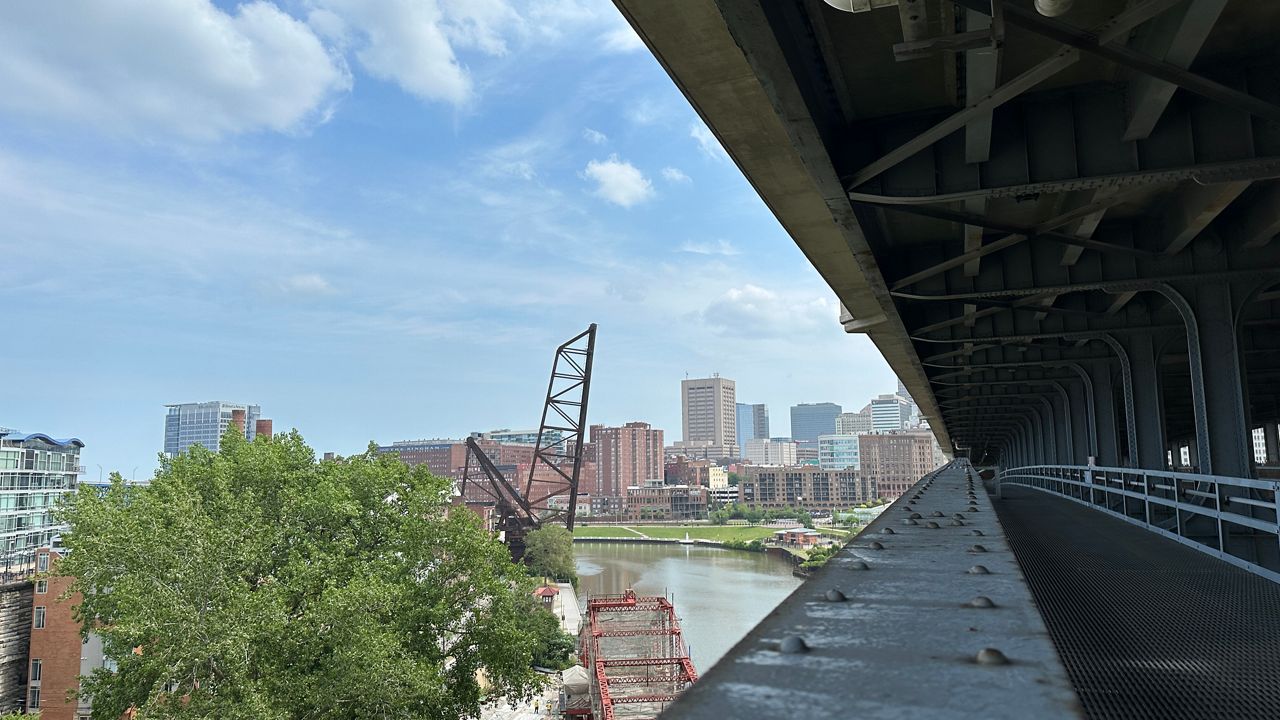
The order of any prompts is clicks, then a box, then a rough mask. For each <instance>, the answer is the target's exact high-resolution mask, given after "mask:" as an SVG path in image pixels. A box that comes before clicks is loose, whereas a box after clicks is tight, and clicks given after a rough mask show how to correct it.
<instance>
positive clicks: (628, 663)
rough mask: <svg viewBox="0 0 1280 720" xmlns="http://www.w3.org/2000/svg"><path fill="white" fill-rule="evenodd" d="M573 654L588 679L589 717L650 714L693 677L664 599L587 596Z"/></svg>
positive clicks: (604, 719)
mask: <svg viewBox="0 0 1280 720" xmlns="http://www.w3.org/2000/svg"><path fill="white" fill-rule="evenodd" d="M578 645H579V655H580V657H581V658H582V663H583V665H584V666H585V667H586V668H587V670H588V673H589V675H590V678H591V691H590V692H591V708H590V711H587V709H586V708H581V709H578V710H571V711H569V714H572V715H575V716H577V717H585V718H590V719H591V720H623V719H626V720H639V719H642V718H656V717H657V716H658V714H659V713H661V712H662V711H663V709H664V708H666V706H667V705H668V704H670V703H671V702H672V701H673V700H675V699H676V698H677V697H678V696H679V695H680V693H682V692H684V690H685V689H687V688H688V687H689V686H690V685H692V684H693V683H694V682H695V681H696V680H697V679H698V672H697V671H696V670H695V669H694V667H693V661H691V660H690V659H689V651H688V648H687V647H686V646H685V642H684V635H683V633H682V632H681V630H680V621H679V620H678V619H677V618H676V611H675V607H674V606H673V605H672V604H671V602H670V601H669V600H667V599H666V598H664V597H645V596H638V595H636V594H635V591H634V590H627V591H626V592H625V593H623V594H621V595H597V596H595V597H591V598H588V600H587V620H586V622H585V623H583V626H582V635H581V637H580V638H579V643H578Z"/></svg>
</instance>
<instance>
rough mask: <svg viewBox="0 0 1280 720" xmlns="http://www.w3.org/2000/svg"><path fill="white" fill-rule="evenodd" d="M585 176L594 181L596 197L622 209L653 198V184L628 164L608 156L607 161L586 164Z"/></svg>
mask: <svg viewBox="0 0 1280 720" xmlns="http://www.w3.org/2000/svg"><path fill="white" fill-rule="evenodd" d="M585 173H586V176H587V177H588V178H590V179H592V180H595V181H596V195H599V196H600V197H602V198H604V199H605V200H608V201H609V202H611V203H614V204H616V205H621V206H622V207H627V208H629V207H631V206H633V205H636V204H637V203H641V202H644V201H645V200H648V199H649V198H651V197H653V183H651V182H649V179H648V178H646V177H645V176H644V173H642V172H640V170H639V169H638V168H637V167H636V166H635V165H632V164H631V163H629V162H626V161H623V160H619V159H618V156H617V155H610V156H609V159H608V160H592V161H591V162H589V163H587V169H586V171H585Z"/></svg>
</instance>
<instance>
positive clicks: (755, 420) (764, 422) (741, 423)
mask: <svg viewBox="0 0 1280 720" xmlns="http://www.w3.org/2000/svg"><path fill="white" fill-rule="evenodd" d="M737 412H738V453H739V454H742V453H745V452H746V447H747V441H748V440H755V439H757V438H767V437H769V409H768V408H767V407H765V405H764V404H763V403H756V404H753V405H748V404H747V403H738V406H737Z"/></svg>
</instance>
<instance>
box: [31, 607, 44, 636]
mask: <svg viewBox="0 0 1280 720" xmlns="http://www.w3.org/2000/svg"><path fill="white" fill-rule="evenodd" d="M31 621H32V622H31V627H33V628H35V629H36V630H39V629H41V628H43V627H44V606H43V605H41V606H39V607H37V608H36V610H35V612H34V613H33V614H32V618H31Z"/></svg>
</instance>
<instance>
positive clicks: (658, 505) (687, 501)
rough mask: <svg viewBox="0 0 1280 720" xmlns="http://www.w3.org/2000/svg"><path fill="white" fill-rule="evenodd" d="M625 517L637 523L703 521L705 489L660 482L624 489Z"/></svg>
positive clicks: (705, 499) (705, 514)
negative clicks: (641, 521) (649, 521)
mask: <svg viewBox="0 0 1280 720" xmlns="http://www.w3.org/2000/svg"><path fill="white" fill-rule="evenodd" d="M625 508H626V509H625V515H626V519H627V521H628V522H636V521H639V520H705V519H706V517H707V488H704V487H691V486H689V485H667V484H664V483H663V482H662V481H661V480H651V481H650V482H649V484H646V485H639V486H632V487H629V488H627V494H626V504H625Z"/></svg>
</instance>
